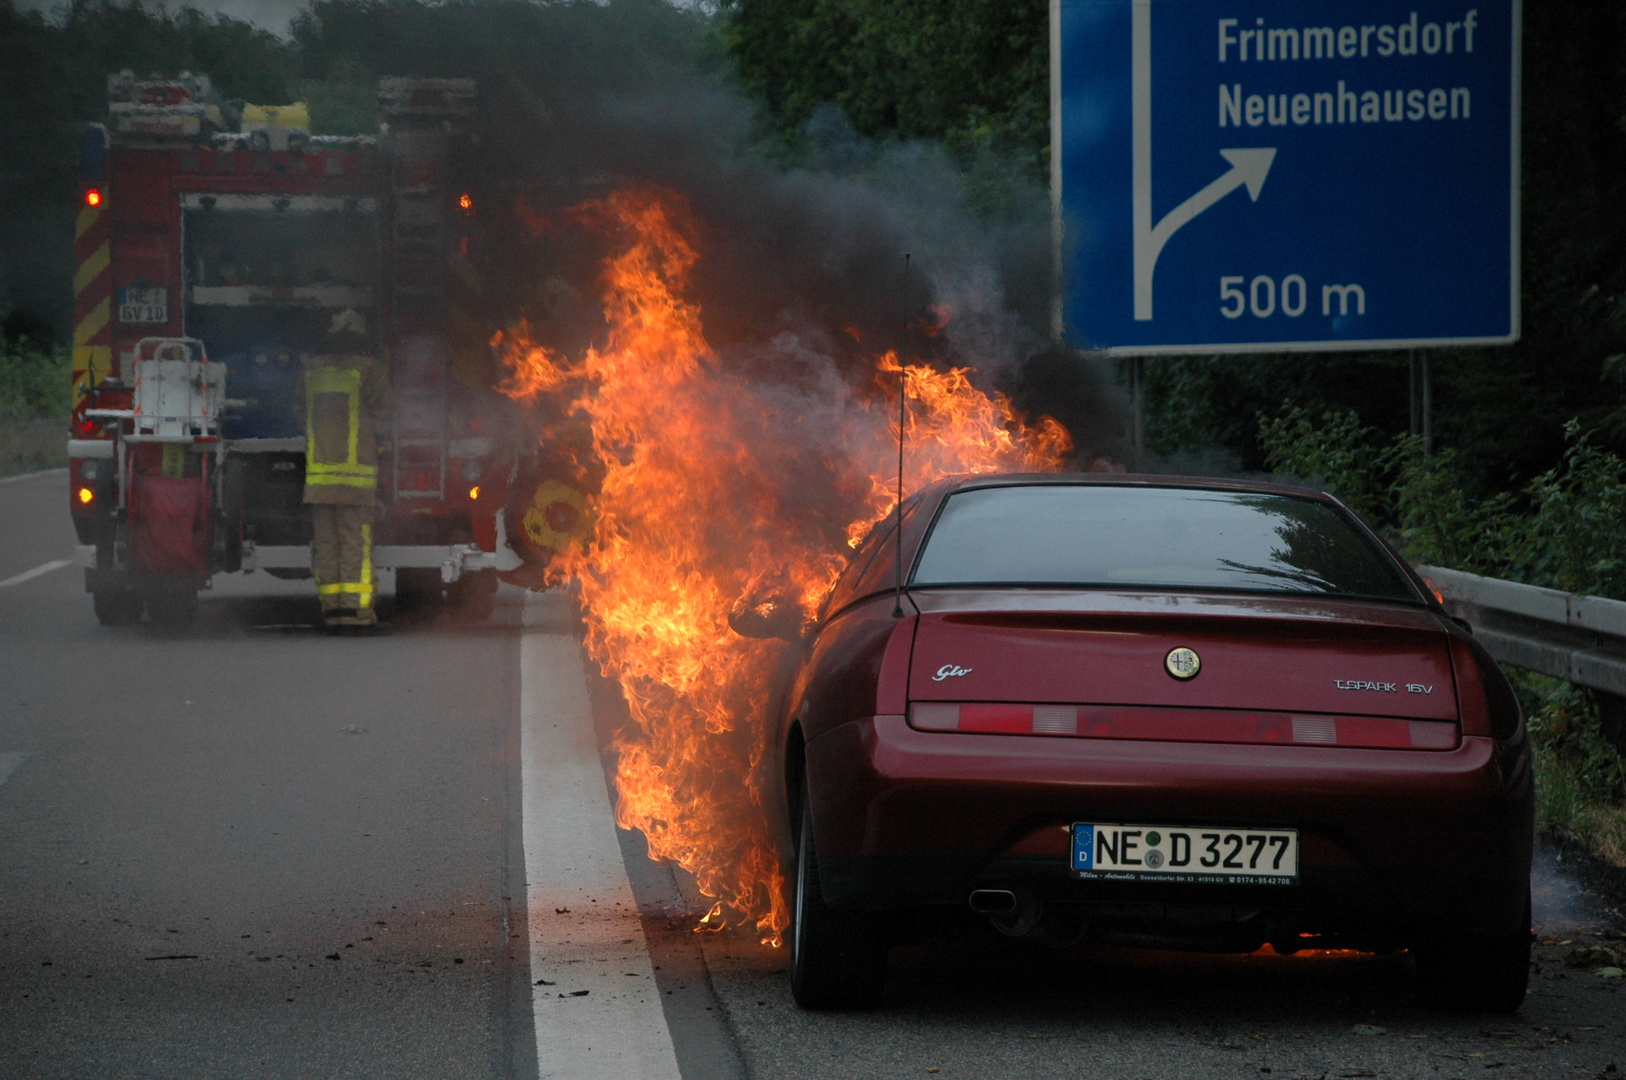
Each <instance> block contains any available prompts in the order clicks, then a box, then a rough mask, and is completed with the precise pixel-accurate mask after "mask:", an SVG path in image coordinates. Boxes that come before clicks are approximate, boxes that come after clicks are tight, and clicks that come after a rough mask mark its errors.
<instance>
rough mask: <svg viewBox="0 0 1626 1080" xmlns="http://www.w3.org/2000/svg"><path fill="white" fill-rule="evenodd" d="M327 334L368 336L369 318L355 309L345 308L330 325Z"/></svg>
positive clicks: (335, 315)
mask: <svg viewBox="0 0 1626 1080" xmlns="http://www.w3.org/2000/svg"><path fill="white" fill-rule="evenodd" d="M327 332H328V333H330V334H366V333H367V317H366V316H365V315H363V314H362V313H361V312H359V311H357V310H356V309H355V308H345V309H344V310H343V311H340V312H337V313H336V314H334V316H333V321H332V322H330V323H328V326H327Z"/></svg>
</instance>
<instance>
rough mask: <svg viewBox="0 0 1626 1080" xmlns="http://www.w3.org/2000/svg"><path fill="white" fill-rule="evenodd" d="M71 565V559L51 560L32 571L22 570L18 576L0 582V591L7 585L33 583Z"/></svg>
mask: <svg viewBox="0 0 1626 1080" xmlns="http://www.w3.org/2000/svg"><path fill="white" fill-rule="evenodd" d="M72 565H73V560H72V559H52V560H51V561H50V562H48V563H44V564H42V565H40V566H36V567H34V569H32V570H24V571H23V572H22V573H20V574H15V575H13V576H12V577H8V578H6V580H4V581H0V589H3V588H5V587H6V586H7V585H21V584H22V583H23V582H25V581H33V580H34V579H35V578H37V577H44V576H45V575H46V574H49V573H50V572H51V571H52V570H60V569H62V568H63V567H64V566H72Z"/></svg>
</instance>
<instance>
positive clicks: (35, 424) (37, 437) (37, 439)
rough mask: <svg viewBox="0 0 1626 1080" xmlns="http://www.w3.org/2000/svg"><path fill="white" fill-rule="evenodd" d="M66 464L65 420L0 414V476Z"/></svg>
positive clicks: (66, 427) (66, 436) (66, 439)
mask: <svg viewBox="0 0 1626 1080" xmlns="http://www.w3.org/2000/svg"><path fill="white" fill-rule="evenodd" d="M67 464H68V422H67V421H66V420H59V419H57V418H55V417H44V418H41V419H34V420H7V419H4V418H0V476H16V475H17V474H18V473H29V472H38V471H39V470H41V469H59V468H62V467H63V466H65V465H67Z"/></svg>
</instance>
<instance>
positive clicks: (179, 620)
mask: <svg viewBox="0 0 1626 1080" xmlns="http://www.w3.org/2000/svg"><path fill="white" fill-rule="evenodd" d="M147 615H148V616H149V617H150V618H151V619H152V621H153V622H154V623H155V624H156V625H158V626H160V627H162V628H164V629H165V630H184V629H186V628H187V627H189V626H191V625H192V623H193V622H194V621H195V620H196V619H197V617H198V591H197V590H196V589H194V588H192V587H191V586H190V585H178V586H173V587H169V588H162V589H155V590H153V591H152V592H149V593H148V594H147Z"/></svg>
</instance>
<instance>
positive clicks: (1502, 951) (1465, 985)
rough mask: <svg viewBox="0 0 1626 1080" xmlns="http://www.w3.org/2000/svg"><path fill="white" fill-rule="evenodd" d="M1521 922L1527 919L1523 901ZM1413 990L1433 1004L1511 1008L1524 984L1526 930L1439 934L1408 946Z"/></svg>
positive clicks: (1473, 1008)
mask: <svg viewBox="0 0 1626 1080" xmlns="http://www.w3.org/2000/svg"><path fill="white" fill-rule="evenodd" d="M1524 910H1525V917H1524V925H1525V926H1529V924H1530V901H1529V899H1528V898H1527V899H1526V900H1525V908H1524ZM1412 959H1413V961H1414V962H1415V963H1416V965H1417V981H1418V989H1419V990H1420V991H1421V992H1422V995H1423V999H1424V1000H1425V1001H1427V1002H1428V1003H1429V1004H1430V1005H1432V1006H1434V1007H1435V1008H1436V1009H1443V1010H1446V1011H1449V1012H1489V1013H1504V1014H1505V1013H1511V1012H1514V1011H1516V1010H1517V1009H1518V1008H1519V1006H1520V1005H1523V1004H1524V997H1525V991H1526V990H1527V989H1528V987H1529V983H1530V932H1529V930H1523V931H1521V932H1519V933H1517V934H1509V935H1506V936H1493V935H1489V934H1440V935H1437V936H1435V937H1433V938H1431V939H1430V940H1428V941H1426V942H1423V943H1420V944H1419V945H1418V946H1417V947H1416V948H1414V949H1413V950H1412Z"/></svg>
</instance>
